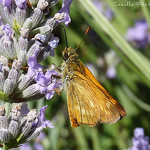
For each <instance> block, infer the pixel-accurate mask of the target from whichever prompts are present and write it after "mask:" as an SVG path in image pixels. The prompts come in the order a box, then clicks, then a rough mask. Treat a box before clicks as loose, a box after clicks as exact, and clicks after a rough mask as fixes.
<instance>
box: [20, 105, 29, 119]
mask: <svg viewBox="0 0 150 150" xmlns="http://www.w3.org/2000/svg"><path fill="white" fill-rule="evenodd" d="M20 112H21V116H22V117H23V116H25V115H27V114H28V113H29V112H30V110H29V108H28V105H27V103H23V104H22V106H21V110H20Z"/></svg>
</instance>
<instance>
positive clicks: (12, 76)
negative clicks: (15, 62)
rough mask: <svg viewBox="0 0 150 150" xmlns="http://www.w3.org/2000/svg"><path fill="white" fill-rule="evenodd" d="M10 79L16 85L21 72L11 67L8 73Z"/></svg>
mask: <svg viewBox="0 0 150 150" xmlns="http://www.w3.org/2000/svg"><path fill="white" fill-rule="evenodd" d="M8 79H10V80H11V81H12V83H13V84H14V86H15V85H16V83H17V81H18V79H19V72H18V71H17V70H16V69H11V70H10V71H9V74H8Z"/></svg>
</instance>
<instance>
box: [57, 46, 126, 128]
mask: <svg viewBox="0 0 150 150" xmlns="http://www.w3.org/2000/svg"><path fill="white" fill-rule="evenodd" d="M62 57H63V60H64V61H63V63H62V64H61V65H60V71H61V80H62V82H63V87H64V90H65V92H66V94H67V103H68V112H69V117H70V122H71V126H72V127H78V126H79V125H82V124H85V125H88V126H90V127H92V126H96V125H97V124H98V123H106V124H113V123H116V122H117V121H119V120H120V119H122V118H123V117H124V116H126V111H125V110H124V108H123V107H122V106H121V104H119V102H117V101H116V100H115V99H114V98H113V97H112V96H111V95H110V94H109V93H108V92H107V91H106V90H105V89H104V87H103V86H102V85H101V84H100V83H99V82H98V81H97V80H96V79H95V77H94V76H93V74H92V73H91V72H90V71H89V69H88V68H87V67H86V66H85V65H84V64H83V63H82V62H81V61H80V60H79V58H78V54H77V53H76V50H74V49H73V48H71V47H70V48H65V50H64V51H63V53H62Z"/></svg>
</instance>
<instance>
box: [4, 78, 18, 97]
mask: <svg viewBox="0 0 150 150" xmlns="http://www.w3.org/2000/svg"><path fill="white" fill-rule="evenodd" d="M15 82H16V81H15ZM14 88H15V86H14V81H12V80H11V79H9V78H7V79H6V80H5V82H4V93H5V94H7V95H10V94H11V93H12V92H13V90H14Z"/></svg>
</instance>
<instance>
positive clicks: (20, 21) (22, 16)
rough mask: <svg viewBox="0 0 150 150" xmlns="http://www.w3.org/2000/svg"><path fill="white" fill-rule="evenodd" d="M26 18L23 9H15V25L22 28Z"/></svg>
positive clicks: (25, 12)
mask: <svg viewBox="0 0 150 150" xmlns="http://www.w3.org/2000/svg"><path fill="white" fill-rule="evenodd" d="M26 16H27V11H26V10H25V9H20V8H18V7H17V8H16V14H15V17H16V21H17V23H18V24H19V25H20V26H22V25H23V23H24V21H25V20H26Z"/></svg>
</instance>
